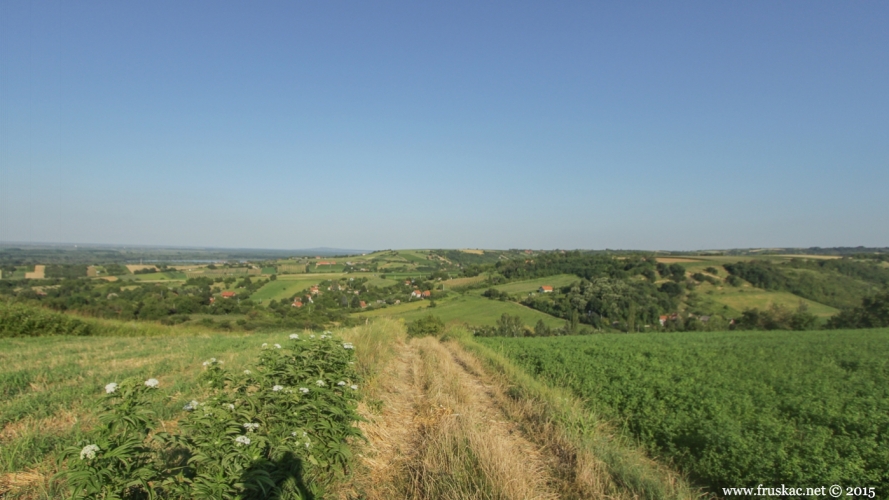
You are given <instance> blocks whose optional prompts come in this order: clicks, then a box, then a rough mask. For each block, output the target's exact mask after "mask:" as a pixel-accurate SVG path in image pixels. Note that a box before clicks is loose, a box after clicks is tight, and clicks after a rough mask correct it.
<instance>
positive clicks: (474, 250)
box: [460, 248, 485, 255]
mask: <svg viewBox="0 0 889 500" xmlns="http://www.w3.org/2000/svg"><path fill="white" fill-rule="evenodd" d="M460 251H461V252H463V253H471V254H475V255H484V254H485V251H484V250H478V249H471V248H462V249H460Z"/></svg>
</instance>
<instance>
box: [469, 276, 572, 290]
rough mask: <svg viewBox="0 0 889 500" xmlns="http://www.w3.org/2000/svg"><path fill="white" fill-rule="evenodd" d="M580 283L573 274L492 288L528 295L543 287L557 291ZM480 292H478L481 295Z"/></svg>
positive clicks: (516, 282)
mask: <svg viewBox="0 0 889 500" xmlns="http://www.w3.org/2000/svg"><path fill="white" fill-rule="evenodd" d="M578 281H580V278H578V277H577V276H575V275H573V274H557V275H555V276H547V277H545V278H537V279H533V280H526V281H515V282H512V283H507V284H505V285H497V286H495V287H493V288H496V289H497V290H499V291H501V292H506V293H530V292H536V291H537V289H538V288H540V287H541V286H543V285H549V286H551V287H553V288H556V289H558V288H559V287H563V286H565V285H570V284H571V283H576V282H578ZM481 292H482V291H479V293H481Z"/></svg>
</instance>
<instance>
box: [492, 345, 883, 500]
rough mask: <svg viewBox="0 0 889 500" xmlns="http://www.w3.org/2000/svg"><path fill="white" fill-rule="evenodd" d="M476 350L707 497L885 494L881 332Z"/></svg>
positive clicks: (527, 346) (498, 346)
mask: <svg viewBox="0 0 889 500" xmlns="http://www.w3.org/2000/svg"><path fill="white" fill-rule="evenodd" d="M478 340H479V341H480V342H481V343H483V344H485V345H487V346H489V347H492V348H494V349H498V350H502V351H503V352H504V353H505V354H506V355H507V356H509V357H511V358H512V359H514V360H515V361H516V362H518V363H519V364H520V365H521V366H523V367H524V368H525V369H527V370H529V371H530V372H532V373H533V374H535V375H536V376H538V377H539V378H541V379H543V380H545V381H547V382H549V383H550V384H552V385H557V386H563V387H566V388H568V389H570V390H571V391H573V393H574V394H576V395H577V396H578V397H580V398H582V399H583V400H585V401H588V406H589V407H590V408H591V409H593V410H594V411H596V412H597V413H599V414H602V415H604V416H606V417H609V418H610V419H612V420H613V421H615V422H622V423H623V428H624V430H625V431H626V432H628V433H629V434H631V435H632V436H633V437H634V438H635V439H636V440H638V441H639V442H640V443H641V444H642V445H644V446H645V447H646V448H647V449H649V450H650V451H651V452H652V453H653V454H654V455H657V456H660V457H664V458H665V459H666V460H668V461H672V462H673V463H675V464H676V465H677V466H678V467H679V468H680V469H681V470H683V471H684V472H686V473H687V474H689V476H690V477H691V478H692V480H693V481H695V482H696V483H698V484H699V485H702V486H706V487H708V488H710V489H711V491H719V490H718V489H719V488H721V487H723V486H725V487H733V486H754V487H755V486H756V485H758V484H766V485H780V484H782V483H784V484H787V485H790V484H794V485H810V484H811V485H820V484H827V485H830V484H840V485H853V484H854V485H862V486H867V487H875V488H876V491H877V492H878V496H879V497H884V495H885V493H886V492H887V491H889V472H887V471H889V451H887V450H889V434H887V433H886V429H889V329H878V330H845V331H818V332H782V331H775V332H724V333H674V334H663V333H655V334H634V335H614V334H610V335H594V336H584V337H557V338H552V337H551V338H515V339H513V338H482V339H478Z"/></svg>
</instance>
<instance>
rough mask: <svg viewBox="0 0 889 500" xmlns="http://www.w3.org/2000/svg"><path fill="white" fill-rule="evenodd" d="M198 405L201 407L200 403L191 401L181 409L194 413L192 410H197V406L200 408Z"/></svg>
mask: <svg viewBox="0 0 889 500" xmlns="http://www.w3.org/2000/svg"><path fill="white" fill-rule="evenodd" d="M200 405H201V404H200V403H198V402H197V401H196V400H194V399H192V400H191V401H190V402H188V403H186V405H185V406H183V407H182V409H183V410H185V411H194V410H197V409H198V406H200Z"/></svg>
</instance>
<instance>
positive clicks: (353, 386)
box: [349, 385, 358, 391]
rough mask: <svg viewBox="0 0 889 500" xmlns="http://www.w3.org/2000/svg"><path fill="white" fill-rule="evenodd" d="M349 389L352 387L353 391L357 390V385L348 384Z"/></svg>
mask: <svg viewBox="0 0 889 500" xmlns="http://www.w3.org/2000/svg"><path fill="white" fill-rule="evenodd" d="M349 389H352V390H353V391H357V390H358V386H357V385H350V386H349Z"/></svg>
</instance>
